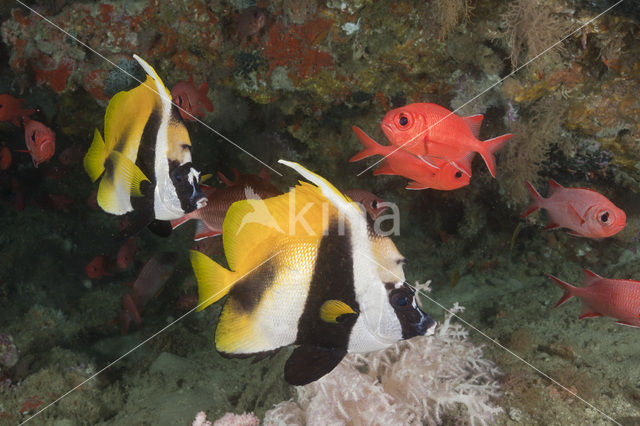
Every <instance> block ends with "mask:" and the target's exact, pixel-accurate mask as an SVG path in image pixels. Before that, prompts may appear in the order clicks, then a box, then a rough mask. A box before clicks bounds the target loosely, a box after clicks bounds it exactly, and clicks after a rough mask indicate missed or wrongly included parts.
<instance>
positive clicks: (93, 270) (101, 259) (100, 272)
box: [84, 254, 111, 279]
mask: <svg viewBox="0 0 640 426" xmlns="http://www.w3.org/2000/svg"><path fill="white" fill-rule="evenodd" d="M108 263H109V259H107V256H105V255H102V254H101V255H99V256H96V257H94V258H93V259H92V260H91V262H89V263H88V264H87V266H86V267H85V269H84V270H85V272H86V273H87V276H88V277H89V278H91V279H100V278H102V277H103V276H105V275H111V274H109V273H108V272H107V265H108Z"/></svg>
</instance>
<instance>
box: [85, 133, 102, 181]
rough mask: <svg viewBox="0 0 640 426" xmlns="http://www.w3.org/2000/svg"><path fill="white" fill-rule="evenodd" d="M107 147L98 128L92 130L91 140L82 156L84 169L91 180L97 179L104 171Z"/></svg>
mask: <svg viewBox="0 0 640 426" xmlns="http://www.w3.org/2000/svg"><path fill="white" fill-rule="evenodd" d="M106 153H107V148H106V146H105V144H104V139H102V135H101V134H100V131H99V130H98V129H96V130H95V132H93V142H92V143H91V146H90V147H89V150H88V151H87V153H86V154H85V156H84V160H83V164H84V170H85V171H86V172H87V174H88V175H89V177H90V178H91V181H92V182H95V181H96V180H98V178H99V177H100V175H102V173H103V172H104V161H105V160H106Z"/></svg>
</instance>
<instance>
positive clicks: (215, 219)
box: [171, 168, 282, 241]
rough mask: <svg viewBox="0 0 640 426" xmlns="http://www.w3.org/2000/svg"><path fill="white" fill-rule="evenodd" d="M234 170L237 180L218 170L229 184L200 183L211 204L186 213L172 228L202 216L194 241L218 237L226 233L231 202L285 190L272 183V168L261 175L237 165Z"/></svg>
mask: <svg viewBox="0 0 640 426" xmlns="http://www.w3.org/2000/svg"><path fill="white" fill-rule="evenodd" d="M234 173H235V180H233V181H232V180H230V179H228V178H227V177H226V176H224V175H223V174H222V173H220V172H218V175H219V176H220V179H221V180H222V181H223V182H224V183H225V185H227V187H226V188H214V187H211V186H207V185H200V188H201V189H202V191H203V192H204V194H205V196H206V197H207V205H206V206H205V207H203V208H201V209H198V210H194V211H192V212H191V213H188V214H186V215H184V216H182V217H181V218H180V219H177V220H172V221H171V226H172V228H173V229H175V228H177V227H178V226H180V225H182V224H183V223H185V222H187V221H189V220H191V219H196V220H198V226H197V228H196V235H195V236H194V241H198V240H201V239H203V238H209V237H215V236H216V235H220V234H222V222H223V221H224V217H225V215H226V214H227V210H229V207H231V204H233V203H235V202H236V201H240V200H246V199H247V198H248V197H250V198H253V199H265V198H270V197H275V196H276V195H280V194H282V192H281V191H279V190H278V189H277V188H276V187H275V186H273V185H272V184H271V182H270V180H271V178H270V176H269V170H268V169H266V168H264V169H262V170H261V171H260V173H259V174H257V175H254V174H243V175H240V173H239V172H238V171H237V170H236V169H234Z"/></svg>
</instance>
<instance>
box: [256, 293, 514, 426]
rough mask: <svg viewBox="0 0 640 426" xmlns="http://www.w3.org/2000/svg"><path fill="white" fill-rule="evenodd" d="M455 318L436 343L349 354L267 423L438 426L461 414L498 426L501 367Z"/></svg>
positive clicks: (420, 341) (431, 339)
mask: <svg viewBox="0 0 640 426" xmlns="http://www.w3.org/2000/svg"><path fill="white" fill-rule="evenodd" d="M460 310H462V308H461V307H459V306H458V305H457V304H456V305H455V306H454V308H453V309H452V311H453V312H459V311H460ZM452 316H453V315H452V314H448V315H447V316H446V317H445V320H444V322H443V323H442V324H441V325H440V326H439V327H438V329H437V332H436V335H434V336H424V337H417V338H413V339H411V340H406V341H403V342H400V343H398V344H397V345H395V346H392V347H391V348H389V349H387V350H385V351H381V352H376V353H370V354H364V355H363V354H350V355H348V356H347V357H346V358H345V359H344V360H343V361H342V363H341V364H340V365H339V366H338V367H337V368H336V369H335V370H334V371H333V372H331V373H330V374H328V375H327V376H325V377H323V378H322V379H320V380H318V381H317V382H314V383H311V384H309V385H307V386H303V387H298V388H296V389H297V391H298V401H297V403H294V402H291V401H286V402H283V403H281V404H278V405H277V406H276V407H275V408H274V409H273V410H271V411H269V412H267V414H266V416H265V424H287V425H291V424H308V425H316V424H317V425H320V424H322V425H325V424H347V423H348V424H353V425H370V424H371V425H372V424H384V425H407V424H423V423H426V424H430V425H435V424H439V423H441V422H442V420H443V416H444V415H445V414H449V413H451V412H453V411H454V410H457V409H459V408H463V409H464V410H465V412H466V414H465V415H466V416H467V417H468V419H469V420H470V422H471V423H472V424H486V423H488V422H490V421H491V419H492V418H493V416H494V415H495V414H497V413H498V412H500V411H502V409H501V408H499V407H496V406H495V405H493V404H492V402H491V398H494V397H497V396H498V395H499V385H498V383H497V381H496V376H497V375H498V374H499V373H498V370H497V367H496V366H495V365H494V364H493V363H492V362H491V361H487V360H486V359H484V358H483V355H482V349H481V348H480V347H478V346H475V345H474V344H472V343H471V342H469V340H468V332H467V330H466V329H464V328H463V327H462V326H461V325H460V324H458V323H456V322H452V321H451V319H452Z"/></svg>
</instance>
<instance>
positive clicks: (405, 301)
mask: <svg viewBox="0 0 640 426" xmlns="http://www.w3.org/2000/svg"><path fill="white" fill-rule="evenodd" d="M388 287H389V286H387V288H388ZM389 303H390V304H391V306H392V307H393V309H394V310H395V312H396V315H397V316H398V320H399V321H400V325H401V326H402V338H403V339H410V338H412V337H415V336H424V335H425V334H427V333H429V334H431V333H433V330H434V328H435V325H436V322H435V321H434V320H433V319H432V318H431V317H430V316H429V315H427V314H426V313H425V312H423V311H422V309H420V308H419V307H418V306H417V305H416V302H415V292H414V291H413V290H412V289H411V288H410V287H409V286H408V285H407V284H406V283H404V284H402V286H401V287H400V288H394V289H393V290H391V291H389Z"/></svg>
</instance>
